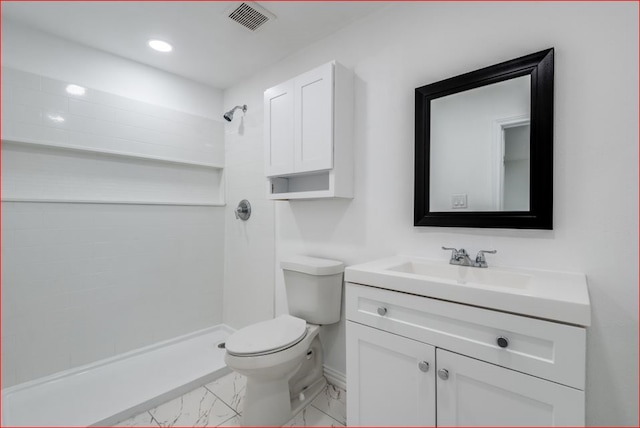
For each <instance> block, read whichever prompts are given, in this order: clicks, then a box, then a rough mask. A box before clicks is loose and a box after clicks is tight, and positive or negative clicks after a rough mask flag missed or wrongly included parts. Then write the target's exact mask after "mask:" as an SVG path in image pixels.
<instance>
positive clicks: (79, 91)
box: [66, 85, 86, 95]
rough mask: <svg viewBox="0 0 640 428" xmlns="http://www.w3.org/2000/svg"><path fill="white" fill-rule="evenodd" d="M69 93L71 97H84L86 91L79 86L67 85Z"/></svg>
mask: <svg viewBox="0 0 640 428" xmlns="http://www.w3.org/2000/svg"><path fill="white" fill-rule="evenodd" d="M66 90H67V92H68V93H70V94H71V95H84V93H85V92H86V89H85V88H83V87H82V86H78V85H67V88H66Z"/></svg>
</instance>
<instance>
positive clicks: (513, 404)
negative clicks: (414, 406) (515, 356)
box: [436, 349, 585, 427]
mask: <svg viewBox="0 0 640 428" xmlns="http://www.w3.org/2000/svg"><path fill="white" fill-rule="evenodd" d="M436 358H437V361H438V362H437V368H438V379H437V382H436V384H437V391H438V392H437V397H438V400H437V402H438V404H437V415H438V420H437V425H439V426H474V425H476V426H477V425H484V426H511V427H513V426H523V425H524V426H558V425H560V426H562V425H572V426H584V423H585V421H584V392H583V391H580V390H577V389H573V388H570V387H568V386H564V385H560V384H557V383H555V382H550V381H547V380H544V379H540V378H537V377H534V376H530V375H527V374H524V373H520V372H516V371H513V370H509V369H505V368H502V367H498V366H495V365H493V364H489V363H485V362H482V361H479V360H475V359H473V358H469V357H465V356H463V355H459V354H454V353H452V352H448V351H445V350H443V349H438V350H437V352H436Z"/></svg>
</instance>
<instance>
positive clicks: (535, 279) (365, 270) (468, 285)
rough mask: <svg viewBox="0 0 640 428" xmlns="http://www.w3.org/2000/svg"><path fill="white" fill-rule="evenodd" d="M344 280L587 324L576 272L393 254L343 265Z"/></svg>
mask: <svg viewBox="0 0 640 428" xmlns="http://www.w3.org/2000/svg"><path fill="white" fill-rule="evenodd" d="M345 281H347V282H353V283H357V284H364V285H370V286H374V287H380V288H386V289H389V290H394V291H402V292H406V293H411V294H417V295H420V296H426V297H432V298H436V299H442V300H449V301H453V302H458V303H464V304H469V305H474V306H480V307H486V308H490V309H496V310H501V311H506V312H513V313H518V314H523V315H529V316H534V317H538V318H544V319H549V320H553V321H560V322H566V323H570V324H576V325H584V326H588V325H590V324H591V306H590V303H589V293H588V291H587V281H586V277H585V276H584V274H579V273H564V272H552V271H543V270H533V269H531V270H529V269H511V268H495V267H488V268H473V267H466V266H454V265H450V264H449V263H448V261H437V260H428V259H421V258H416V257H407V256H396V257H390V258H387V259H382V260H377V261H374V262H370V263H363V264H360V265H355V266H349V267H348V268H347V269H346V270H345Z"/></svg>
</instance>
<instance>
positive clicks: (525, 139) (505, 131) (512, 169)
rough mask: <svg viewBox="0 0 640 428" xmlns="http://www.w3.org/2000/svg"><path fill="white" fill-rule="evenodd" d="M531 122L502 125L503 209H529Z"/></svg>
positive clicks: (501, 196) (501, 197)
mask: <svg viewBox="0 0 640 428" xmlns="http://www.w3.org/2000/svg"><path fill="white" fill-rule="evenodd" d="M529 134H530V126H529V122H528V121H526V122H521V123H516V124H509V125H503V126H502V144H501V145H502V174H501V176H502V186H501V187H502V194H501V195H500V201H501V205H502V206H501V209H502V210H505V211H529V178H530V164H531V162H530V148H529Z"/></svg>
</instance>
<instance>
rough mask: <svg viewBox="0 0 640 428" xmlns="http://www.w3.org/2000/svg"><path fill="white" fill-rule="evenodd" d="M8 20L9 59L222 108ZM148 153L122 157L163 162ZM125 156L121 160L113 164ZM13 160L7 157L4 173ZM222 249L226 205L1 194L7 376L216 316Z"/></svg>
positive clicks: (172, 82) (210, 111) (44, 370)
mask: <svg viewBox="0 0 640 428" xmlns="http://www.w3.org/2000/svg"><path fill="white" fill-rule="evenodd" d="M2 31H3V34H2V63H3V66H9V67H12V68H15V69H18V70H22V71H27V72H31V73H35V74H38V75H43V76H45V77H48V78H52V79H58V80H62V81H65V82H68V81H71V82H74V83H76V84H78V85H82V86H85V87H87V88H92V89H95V90H97V91H102V94H103V95H104V94H108V95H116V96H118V97H126V98H129V99H133V100H137V101H140V102H143V103H147V104H152V105H154V106H160V107H163V108H168V109H172V110H179V111H181V112H184V113H189V114H191V115H198V116H204V117H208V118H212V119H216V120H220V117H221V115H222V111H223V110H222V93H221V92H220V91H219V90H216V89H214V88H209V87H207V86H204V85H201V84H197V83H194V82H191V81H188V80H185V79H183V78H180V77H178V76H174V75H171V74H169V73H166V72H162V71H159V70H156V69H153V68H151V67H147V66H144V65H141V64H138V63H135V62H132V61H128V60H124V59H121V58H118V57H115V56H112V55H108V54H106V53H103V52H100V51H96V50H91V49H88V48H86V47H84V46H81V45H78V44H74V43H70V42H68V41H65V40H61V39H58V38H56V37H53V36H49V35H46V34H43V33H40V32H37V31H33V30H30V29H27V28H24V27H20V26H17V25H14V24H11V23H6V22H4V21H3V25H2ZM4 77H5V76H3V78H4ZM4 83H6V82H5V81H3V95H5V90H4V89H5V87H4ZM116 98H117V97H116ZM5 105H6V103H5ZM3 131H4V130H3ZM94 137H95V135H93V134H91V133H88V134H87V136H86V138H94ZM95 138H97V137H95ZM103 148H104V147H103ZM3 149H4V148H3ZM25 150H26V151H27V152H29V149H24V150H22V151H21V153H20V155H21V156H22V157H21V158H20V159H22V160H23V161H24V162H23V163H25V164H27V163H28V162H27V161H26V160H25V159H24V156H27V157H28V158H29V159H33V156H29V155H30V153H26V152H25ZM47 150H54V149H47ZM3 151H4V150H3ZM65 153H66V152H65ZM39 154H40V155H41V154H42V153H39ZM51 156H52V157H60V158H61V157H68V156H69V155H68V154H62V153H59V152H56V153H54V154H51ZM84 156H89V157H90V158H92V159H93V157H95V156H96V155H84ZM78 158H82V156H81V155H78ZM67 160H68V161H69V162H71V161H70V160H69V159H67ZM93 160H94V161H96V162H97V161H100V162H102V163H109V162H111V161H109V160H108V159H106V158H101V159H98V158H95V159H93ZM80 162H82V160H80ZM140 162H143V161H140ZM144 162H146V163H145V164H144V165H142V167H144V168H142V167H141V168H139V169H135V165H136V161H131V162H127V161H126V160H125V161H122V163H127V164H128V168H130V169H127V170H126V171H128V173H131V175H132V176H133V178H134V179H136V180H140V181H144V180H145V178H149V177H150V176H151V175H153V174H145V171H150V170H159V169H162V168H160V167H157V168H154V166H153V165H151V164H150V162H153V161H148V160H145V161H144ZM54 164H55V165H60V163H56V162H46V168H44V169H46V170H47V173H52V174H54V175H55V174H58V176H59V175H60V174H62V175H64V174H67V175H69V174H71V172H72V170H65V171H60V170H57V171H55V168H53V165H54ZM12 166H14V165H12ZM43 166H45V165H43ZM122 166H123V165H122V164H119V163H118V162H115V161H114V162H113V165H112V166H111V171H112V172H113V171H119V172H122V171H123V169H122V168H121V167H122ZM176 168H177V170H180V168H187V167H186V166H181V165H178V166H177V167H176ZM198 168H199V167H198ZM11 171H12V170H11V169H10V168H7V170H5V169H3V179H5V178H6V176H5V173H7V172H9V173H10V172H11ZM179 172H180V171H178V173H179ZM190 174H191V173H190ZM194 174H196V175H197V172H195V173H194ZM183 175H184V174H183ZM206 177H209V176H206ZM67 178H69V179H70V181H73V177H67ZM122 178H123V177H118V179H113V180H111V182H110V185H111V186H115V187H118V185H119V183H120V179H122ZM183 178H184V177H183ZM76 179H77V177H76ZM207 179H208V178H207ZM3 181H4V180H3ZM151 181H153V180H151ZM146 185H148V186H150V187H153V186H154V185H155V186H161V185H162V184H161V183H158V182H157V181H156V182H155V183H153V182H148V183H146ZM30 190H31V189H29V188H28V187H24V188H22V190H21V192H22V193H23V194H24V193H28V192H29V191H30ZM34 190H37V189H34ZM96 193H97V192H96ZM3 196H4V194H3ZM103 196H104V195H103ZM146 196H148V195H146ZM27 199H28V198H27ZM52 199H56V198H55V197H52ZM223 251H224V208H223V207H204V206H191V207H190V206H180V205H136V204H128V205H119V204H109V203H101V204H85V203H34V202H6V201H3V202H2V356H1V358H2V374H3V376H2V381H3V387H6V386H9V385H13V384H16V383H20V382H24V381H27V380H30V379H34V378H37V377H40V376H43V375H46V374H50V373H53V372H56V371H60V370H64V369H68V368H70V367H75V366H78V365H81V364H84V363H88V362H91V361H95V360H98V359H102V358H106V357H109V356H112V355H114V354H117V353H121V352H124V351H128V350H131V349H134V348H138V347H141V346H145V345H149V344H151V343H154V342H157V341H160V340H164V339H168V338H170V337H175V336H178V335H181V334H185V333H189V332H192V331H194V330H197V329H201V328H205V327H208V326H211V325H215V324H219V323H221V322H222V292H223V288H222V281H223V268H224V265H223V256H224V253H223Z"/></svg>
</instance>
